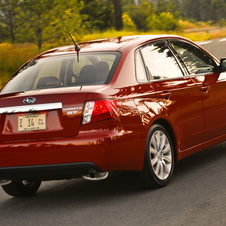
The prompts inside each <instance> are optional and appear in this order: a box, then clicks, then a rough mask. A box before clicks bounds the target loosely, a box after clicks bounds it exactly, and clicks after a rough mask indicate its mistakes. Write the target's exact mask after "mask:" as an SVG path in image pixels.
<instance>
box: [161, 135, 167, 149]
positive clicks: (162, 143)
mask: <svg viewBox="0 0 226 226" xmlns="http://www.w3.org/2000/svg"><path fill="white" fill-rule="evenodd" d="M166 143H167V138H166V136H165V134H162V136H161V146H160V151H162V150H163V148H164V147H165V144H166Z"/></svg>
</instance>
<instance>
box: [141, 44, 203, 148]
mask: <svg viewBox="0 0 226 226" xmlns="http://www.w3.org/2000/svg"><path fill="white" fill-rule="evenodd" d="M140 52H141V55H142V57H143V60H144V63H145V67H146V71H147V72H148V74H149V79H150V82H151V85H152V87H153V88H154V90H155V92H156V95H157V97H158V101H159V103H160V105H161V106H162V108H163V109H164V112H165V113H164V114H165V117H166V120H168V121H169V122H170V123H171V125H173V127H174V128H173V129H174V131H175V133H176V136H177V142H178V147H179V151H184V150H186V149H189V148H191V147H193V146H195V145H197V144H199V143H201V142H202V139H203V128H204V119H203V106H202V101H201V99H200V94H199V89H198V87H197V85H196V84H195V82H194V81H193V80H192V79H191V78H190V77H188V76H184V75H185V72H184V71H183V68H182V67H180V66H179V62H178V61H177V60H176V58H175V56H174V55H173V52H172V51H171V50H170V48H169V47H168V45H167V43H166V42H165V41H164V40H163V41H157V42H152V43H149V44H147V45H145V46H144V47H142V48H141V49H140Z"/></svg>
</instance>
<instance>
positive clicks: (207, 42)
mask: <svg viewBox="0 0 226 226" xmlns="http://www.w3.org/2000/svg"><path fill="white" fill-rule="evenodd" d="M211 42H212V41H206V42H198V44H199V45H207V44H209V43H211Z"/></svg>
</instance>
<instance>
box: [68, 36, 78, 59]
mask: <svg viewBox="0 0 226 226" xmlns="http://www.w3.org/2000/svg"><path fill="white" fill-rule="evenodd" d="M69 35H70V37H71V40H72V42H73V43H74V45H75V51H76V52H77V59H78V63H79V51H80V48H79V47H78V46H77V44H76V43H75V41H74V39H73V38H72V36H71V34H70V33H69Z"/></svg>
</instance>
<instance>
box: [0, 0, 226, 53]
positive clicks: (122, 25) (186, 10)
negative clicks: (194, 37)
mask: <svg viewBox="0 0 226 226" xmlns="http://www.w3.org/2000/svg"><path fill="white" fill-rule="evenodd" d="M225 19H226V0H0V34H1V35H0V43H1V42H9V43H35V44H36V45H37V46H38V48H39V49H41V47H42V45H43V43H46V42H47V43H54V42H60V44H61V43H65V42H66V40H68V33H69V32H70V33H72V34H73V36H74V37H75V39H76V41H78V42H79V41H81V40H82V39H83V37H84V35H86V34H92V33H96V32H103V31H106V30H109V29H114V28H115V29H116V30H122V29H125V30H134V31H135V30H138V31H144V32H148V31H153V30H164V31H174V30H180V29H183V26H182V25H183V23H180V21H190V22H193V23H194V22H197V21H204V22H209V21H211V22H210V23H213V24H218V25H220V26H224V24H225Z"/></svg>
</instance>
